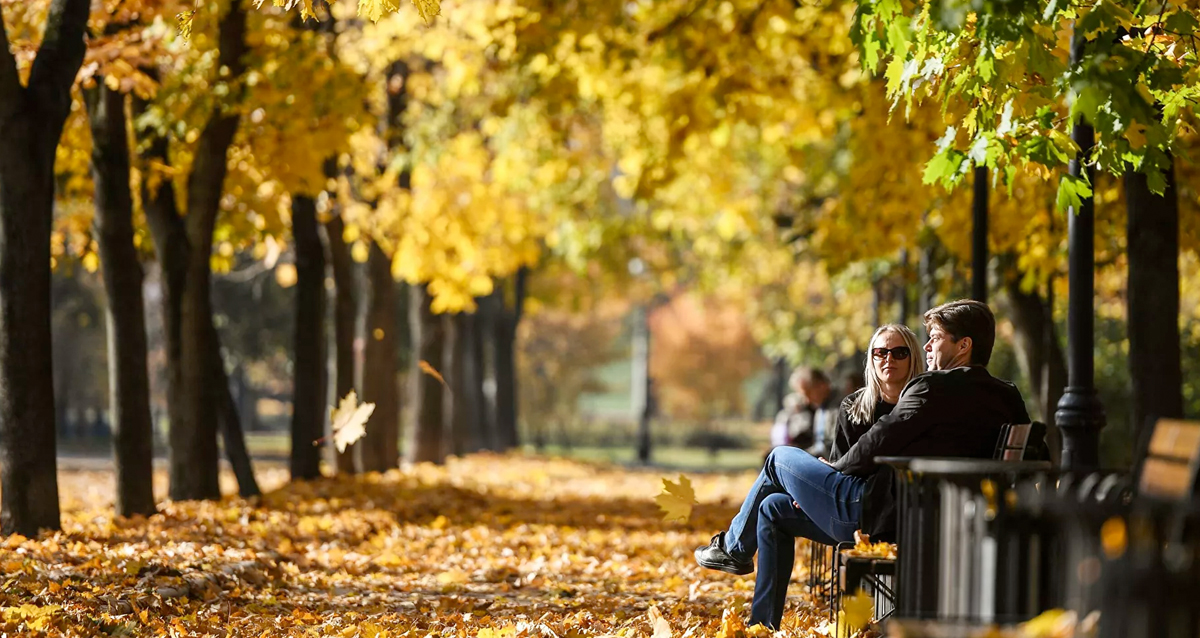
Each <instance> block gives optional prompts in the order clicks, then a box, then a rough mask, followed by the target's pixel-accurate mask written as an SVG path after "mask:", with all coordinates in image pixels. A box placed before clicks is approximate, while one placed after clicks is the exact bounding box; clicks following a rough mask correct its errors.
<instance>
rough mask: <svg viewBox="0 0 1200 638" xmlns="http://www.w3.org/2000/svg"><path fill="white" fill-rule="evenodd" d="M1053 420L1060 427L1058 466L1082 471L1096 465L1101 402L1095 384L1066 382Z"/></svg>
mask: <svg viewBox="0 0 1200 638" xmlns="http://www.w3.org/2000/svg"><path fill="white" fill-rule="evenodd" d="M1054 422H1055V423H1056V424H1057V425H1058V429H1059V430H1061V431H1062V439H1063V448H1062V469H1063V470H1067V471H1072V472H1086V471H1090V470H1094V469H1097V468H1098V467H1099V466H1100V428H1103V427H1104V423H1105V416H1104V406H1103V405H1101V403H1100V395H1099V394H1097V393H1096V389H1095V388H1089V387H1081V386H1067V389H1066V390H1065V391H1064V392H1063V395H1062V398H1061V399H1059V401H1058V410H1057V411H1056V412H1055V413H1054Z"/></svg>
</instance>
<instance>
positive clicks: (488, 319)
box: [472, 297, 500, 451]
mask: <svg viewBox="0 0 1200 638" xmlns="http://www.w3.org/2000/svg"><path fill="white" fill-rule="evenodd" d="M495 306H496V304H494V303H492V299H491V298H490V297H483V298H480V299H479V300H478V309H477V310H476V311H475V334H474V335H473V337H474V339H473V341H474V344H473V346H472V357H473V358H474V359H475V371H476V374H477V380H478V382H477V383H476V387H474V388H473V390H474V392H475V396H476V403H475V405H476V406H477V412H478V415H479V423H478V424H477V428H478V435H477V436H478V440H479V449H481V450H490V451H496V450H499V449H500V442H499V438H498V437H497V435H496V403H495V401H494V397H495V378H494V377H493V378H492V383H491V384H489V383H488V372H489V370H494V366H492V365H489V364H490V363H491V362H492V361H494V360H495V347H494V342H495V339H494V334H495V329H494V327H493V326H494V320H495V312H496V307H495ZM488 385H491V386H492V392H490V393H489V392H487V391H486V390H485V389H484V388H485V387H487V386H488Z"/></svg>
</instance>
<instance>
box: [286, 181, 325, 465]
mask: <svg viewBox="0 0 1200 638" xmlns="http://www.w3.org/2000/svg"><path fill="white" fill-rule="evenodd" d="M292 235H293V236H294V237H295V240H296V335H295V342H294V343H295V345H294V354H293V365H294V366H295V367H294V373H293V375H292V378H293V381H292V383H293V385H292V451H291V459H290V461H289V466H288V467H289V470H290V471H291V475H292V480H293V481H295V480H302V481H306V480H311V479H315V478H320V476H321V448H320V447H318V446H317V445H316V441H318V440H319V439H321V437H322V436H323V435H324V431H325V395H326V389H325V249H324V247H323V246H322V245H321V231H320V226H319V224H318V223H317V206H316V202H314V201H313V199H312V198H311V197H306V196H302V195H301V196H296V197H293V198H292Z"/></svg>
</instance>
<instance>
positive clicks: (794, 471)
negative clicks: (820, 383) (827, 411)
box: [695, 300, 1029, 630]
mask: <svg viewBox="0 0 1200 638" xmlns="http://www.w3.org/2000/svg"><path fill="white" fill-rule="evenodd" d="M924 319H925V327H926V329H927V330H928V332H929V341H928V342H927V343H926V344H925V348H924V350H925V353H926V356H925V361H926V364H927V365H928V367H929V368H930V369H931V370H933V372H929V373H926V374H920V375H917V374H916V368H914V367H913V364H914V363H915V362H914V359H913V357H912V356H911V355H912V354H913V345H915V339H914V340H913V342H912V345H907V344H906V345H900V344H899V343H898V342H899V341H903V337H902V336H901V337H900V339H899V340H898V341H888V339H895V337H894V336H892V335H894V334H895V333H893V332H882V329H881V332H877V333H876V339H878V338H879V337H880V336H881V334H882V336H883V337H884V339H885V340H884V342H883V343H885V344H889V343H890V344H895V345H883V346H880V348H884V349H886V350H880V349H878V348H876V341H875V340H874V339H873V340H872V344H871V345H872V350H871V355H872V356H871V360H870V362H869V363H868V379H870V378H871V374H872V373H873V372H874V367H875V362H876V359H875V355H876V354H880V355H882V357H881V358H880V361H881V362H882V363H883V364H884V366H885V367H886V366H887V365H889V364H891V365H893V366H894V364H897V363H901V362H902V361H908V362H909V364H908V365H906V366H905V367H906V370H905V372H904V376H906V377H908V376H909V371H910V370H911V371H912V374H913V375H915V378H912V380H911V381H910V382H909V383H908V384H907V385H903V390H902V391H901V392H900V393H899V396H898V397H897V398H898V401H897V403H896V404H895V407H894V408H892V409H891V410H890V411H887V409H886V407H884V406H879V405H878V398H886V395H884V394H883V392H882V391H881V392H880V395H881V396H880V397H877V398H876V405H875V406H873V409H872V414H871V416H872V418H874V419H877V421H876V422H875V424H874V425H872V426H871V427H869V428H862V427H861V425H860V426H859V428H858V429H854V428H853V427H848V428H847V432H846V433H845V440H844V441H843V443H842V444H844V445H845V446H846V449H845V451H844V453H841V454H840V456H838V457H837V458H836V459H835V460H834V461H832V462H830V461H826V460H825V459H816V458H813V457H812V456H811V455H810V454H808V453H807V452H805V451H804V450H801V449H799V448H792V447H778V448H775V449H774V450H772V452H771V454H770V455H769V456H768V457H767V461H766V463H765V464H764V465H763V469H762V471H761V472H760V473H759V475H758V479H757V480H756V481H755V482H754V485H753V486H752V487H751V488H750V493H749V494H748V495H747V497H746V500H745V501H744V502H743V503H742V507H741V510H740V511H739V512H738V514H737V516H735V517H734V519H733V521H732V522H731V523H730V526H729V529H728V530H727V531H723V532H720V533H718V534H717V535H715V536H713V538H712V540H711V541H710V542H709V544H708V545H705V546H703V547H699V548H697V549H696V552H695V556H696V562H697V563H699V564H700V565H701V566H702V567H706V568H708V569H716V570H719V571H724V572H728V573H731V574H749V573H750V572H751V571H753V564H752V560H753V559H754V555H755V553H756V552H757V553H758V565H759V570H758V576H757V580H756V582H755V587H754V601H753V603H752V604H751V607H750V624H751V625H755V624H763V625H766V626H767V627H769V628H770V629H772V630H778V629H779V624H780V622H781V620H782V618H783V607H784V602H785V601H786V599H787V581H788V578H789V577H790V576H791V570H792V563H793V562H794V557H795V555H794V552H795V543H794V542H793V539H794V538H795V537H804V538H808V539H810V540H814V541H817V542H821V543H825V544H827V545H836V544H837V543H839V542H845V541H850V540H853V538H854V532H855V531H856V530H859V529H862V530H863V531H865V532H868V533H869V534H871V535H873V536H877V537H878V536H880V535H885V536H886V535H887V534H888V533H889V532H891V531H892V530H894V528H895V508H896V502H895V495H894V493H893V491H894V490H893V485H892V483H893V481H892V474H891V471H890V469H889V468H880V467H878V466H877V465H876V464H875V461H874V459H875V457H877V456H961V457H970V458H990V457H991V456H992V453H993V451H994V449H995V444H996V438H997V436H998V435H999V432H1000V429H1001V427H1002V426H1003V424H1005V423H1028V422H1029V415H1028V414H1027V413H1026V410H1025V403H1024V401H1023V400H1022V399H1021V393H1020V391H1018V390H1017V388H1016V386H1014V385H1013V384H1011V383H1008V382H1006V381H1001V380H999V379H996V378H994V377H992V376H991V375H990V374H988V372H987V368H986V367H985V366H986V365H987V363H988V361H989V360H990V358H991V354H992V346H993V344H994V343H995V338H996V320H995V317H994V316H993V315H992V312H991V309H990V308H988V307H987V304H983V303H980V302H977V301H969V300H962V301H952V302H950V303H948V304H944V305H942V306H938V307H937V308H934V309H932V310H930V311H929V312H927V313H925V317H924ZM901 334H902V333H901ZM908 334H910V335H911V334H912V333H911V331H909V332H908ZM896 348H906V349H907V350H908V354H909V357H908V359H903V353H904V352H905V351H904V350H899V351H897V350H896ZM897 359H899V360H897ZM916 365H919V364H916ZM897 373H898V369H897V368H895V367H893V369H892V371H891V374H897ZM859 399H862V397H861V396H860V397H859ZM884 412H887V413H886V414H884ZM847 421H848V423H849V419H847ZM842 436H843V435H842V433H841V432H840V431H839V433H838V437H839V439H841V437H842ZM852 436H857V437H858V440H857V441H852V440H851V437H852ZM838 452H842V450H841V449H838Z"/></svg>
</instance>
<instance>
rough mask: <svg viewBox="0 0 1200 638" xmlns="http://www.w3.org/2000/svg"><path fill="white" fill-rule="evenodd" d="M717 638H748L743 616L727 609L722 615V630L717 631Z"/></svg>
mask: <svg viewBox="0 0 1200 638" xmlns="http://www.w3.org/2000/svg"><path fill="white" fill-rule="evenodd" d="M717 638H746V623H745V622H743V621H742V615H741V614H739V613H737V612H736V611H734V610H732V609H728V608H727V609H725V612H724V613H722V614H721V628H720V629H719V630H718V631H717Z"/></svg>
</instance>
